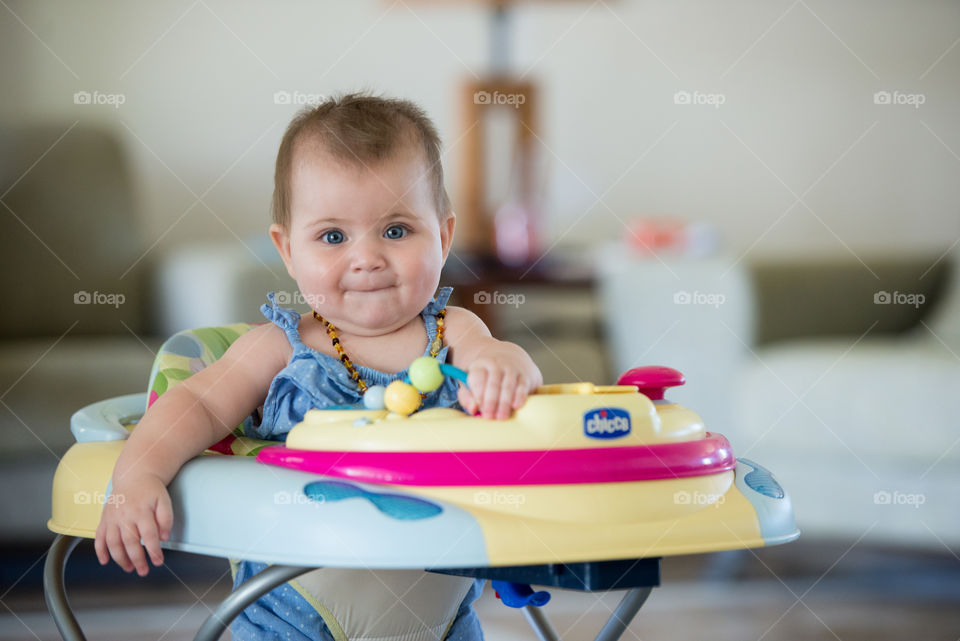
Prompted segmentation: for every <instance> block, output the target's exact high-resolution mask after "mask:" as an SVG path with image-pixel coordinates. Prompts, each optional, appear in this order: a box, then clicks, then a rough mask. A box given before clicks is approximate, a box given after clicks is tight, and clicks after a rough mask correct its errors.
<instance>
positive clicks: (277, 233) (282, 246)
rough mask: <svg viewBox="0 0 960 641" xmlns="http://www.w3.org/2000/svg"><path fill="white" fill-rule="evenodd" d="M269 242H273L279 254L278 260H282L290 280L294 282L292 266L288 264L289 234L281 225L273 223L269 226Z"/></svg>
mask: <svg viewBox="0 0 960 641" xmlns="http://www.w3.org/2000/svg"><path fill="white" fill-rule="evenodd" d="M270 240H272V241H273V245H274V247H276V248H277V251H278V252H279V253H280V258H282V259H283V264H284V265H285V266H286V268H287V273H288V274H290V278H292V279H294V280H296V279H297V277H296V276H295V275H294V274H293V264H292V263H291V262H290V234H288V233H287V230H286V229H285V228H284V227H283V225H278V224H276V223H274V224H273V225H270Z"/></svg>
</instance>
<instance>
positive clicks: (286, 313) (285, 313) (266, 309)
mask: <svg viewBox="0 0 960 641" xmlns="http://www.w3.org/2000/svg"><path fill="white" fill-rule="evenodd" d="M267 299H268V300H269V301H270V304H269V305H267V304H266V303H264V304H263V305H261V306H260V312H261V313H262V314H263V315H264V316H265V317H266V318H267V320H268V321H270V322H271V323H273V324H274V325H276V326H277V327H279V328H280V329H282V330H283V331H284V332H285V333H286V334H287V339H288V340H289V341H290V344H291V345H293V346H294V347H299V346H301V345H303V341H301V340H300V330H299V327H300V314H299V312H297V311H296V310H293V309H287V308H286V307H280V306H279V305H277V296H276V294H275V293H274V292H270V293H269V294H267Z"/></svg>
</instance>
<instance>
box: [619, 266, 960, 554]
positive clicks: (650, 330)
mask: <svg viewBox="0 0 960 641" xmlns="http://www.w3.org/2000/svg"><path fill="white" fill-rule="evenodd" d="M934 259H935V257H932V258H930V259H929V260H926V261H925V263H926V264H927V265H929V264H930V263H931V262H933V260H934ZM601 262H602V264H603V268H602V270H601V274H602V276H601V279H602V287H601V292H602V296H603V300H604V303H605V305H606V309H607V310H608V311H607V313H606V314H605V318H606V319H607V320H608V323H609V336H610V340H611V345H610V346H611V350H612V352H613V354H614V357H615V359H617V366H618V369H625V368H626V367H627V366H635V365H637V364H640V363H644V364H664V365H670V366H673V367H676V368H677V369H679V370H681V371H682V372H684V373H685V374H686V375H687V379H688V384H687V389H684V388H680V389H678V390H676V391H675V393H674V394H673V396H675V397H676V398H677V400H679V401H681V402H683V403H684V404H685V405H688V406H689V407H691V408H693V409H695V410H697V411H698V412H700V413H701V415H702V416H703V418H704V420H705V422H706V424H707V425H708V427H710V428H712V429H715V430H717V431H719V432H722V433H724V434H725V435H727V436H728V437H729V439H730V441H731V443H732V445H733V449H734V454H736V455H738V456H746V457H750V458H753V457H755V458H757V459H758V460H762V461H764V462H765V463H768V464H769V466H770V467H771V469H772V470H773V471H774V472H775V473H776V475H777V478H778V479H780V480H781V481H782V482H783V483H784V485H785V487H787V488H788V489H789V491H790V493H791V497H792V498H793V501H794V507H795V510H796V515H797V523H798V525H799V527H800V529H801V530H803V531H804V533H805V535H807V536H824V537H843V538H848V539H859V538H860V537H863V538H864V539H865V540H872V541H876V542H885V543H907V544H911V545H918V546H925V547H934V548H941V547H942V546H948V547H949V546H957V545H960V510H958V509H957V507H958V501H957V498H956V488H958V487H960V464H958V463H960V430H958V429H957V423H958V418H960V394H958V393H957V391H958V390H960V250H958V251H955V252H954V253H953V255H952V256H951V257H950V262H949V264H948V270H949V273H948V274H947V275H946V286H945V287H944V288H943V289H944V291H942V292H941V295H940V296H939V300H937V301H936V302H935V303H934V301H931V300H929V299H930V298H931V296H930V295H929V294H926V295H927V298H928V300H927V302H926V303H925V304H927V305H929V304H935V305H936V307H935V309H934V310H932V312H933V313H931V314H929V315H927V316H926V318H924V314H923V313H922V311H918V312H917V314H916V315H917V316H918V318H919V320H918V322H917V323H916V325H915V326H914V327H912V328H911V329H909V330H908V331H906V332H901V333H899V334H895V333H877V332H874V329H875V327H877V326H880V325H883V324H884V323H880V321H879V320H871V319H870V318H866V317H865V318H864V319H863V321H862V322H863V323H864V330H865V331H863V332H858V333H851V334H848V335H839V336H806V337H797V338H787V337H780V338H779V339H778V340H776V341H769V342H766V343H763V344H757V342H756V339H755V338H754V337H755V336H756V335H758V334H759V333H760V332H761V329H762V328H761V327H760V324H761V323H759V322H758V320H757V318H758V316H762V314H760V313H759V312H758V310H759V309H761V307H762V305H763V304H764V301H763V300H762V299H761V297H762V296H763V295H764V293H765V292H764V291H761V290H760V288H758V287H757V282H758V278H757V276H758V273H761V270H762V269H763V268H764V266H763V265H760V264H754V265H750V266H744V265H742V264H738V265H737V266H734V267H733V268H732V269H731V268H730V265H731V263H732V262H733V259H732V258H729V259H712V260H700V261H694V262H682V263H674V262H671V261H666V262H665V263H660V262H659V261H657V260H656V259H654V258H650V259H645V260H640V259H638V258H636V257H633V256H631V255H630V254H629V253H626V252H625V251H623V250H621V251H619V253H617V252H606V253H605V254H604V255H603V258H602V259H601ZM921 262H922V261H921ZM810 264H811V265H815V264H814V263H810ZM940 271H941V272H942V271H943V270H942V269H941V270H940ZM924 276H925V277H926V279H927V280H925V281H922V280H919V279H917V278H914V277H911V278H912V280H910V279H908V280H907V281H906V282H914V283H915V284H916V287H915V289H916V290H917V291H919V290H921V289H922V290H923V291H926V292H928V293H929V292H930V291H935V289H936V288H933V287H931V285H930V283H931V281H933V280H934V278H933V277H932V276H930V275H927V274H924ZM798 278H800V279H802V275H801V276H798ZM865 280H866V281H867V282H868V283H873V284H874V285H875V286H876V290H875V291H876V292H880V291H884V290H888V291H889V293H890V294H893V291H894V288H893V287H887V286H886V284H887V281H886V279H883V278H881V279H880V280H877V281H875V282H874V281H873V279H872V277H867V278H866V279H865ZM897 282H898V283H901V284H902V283H903V282H904V279H900V280H899V281H897ZM751 283H752V286H751ZM816 285H817V284H816V282H815V283H814V289H815V288H816ZM822 286H824V287H826V284H825V283H824V284H823V285H822ZM671 290H676V291H686V292H691V293H692V292H693V291H699V292H701V293H706V294H715V295H719V296H724V299H723V301H722V304H720V305H719V307H716V308H714V307H711V306H710V305H709V304H696V301H693V302H691V303H687V304H675V303H673V302H672V301H671V299H670V296H671ZM766 293H767V294H769V293H770V289H769V288H768V290H767V292H766ZM777 293H778V294H780V295H782V294H783V292H782V289H780V291H779V292H777ZM874 293H875V292H874V291H870V290H865V291H864V290H863V288H861V291H853V290H851V291H849V293H848V294H847V295H848V296H849V297H851V299H852V300H853V299H856V300H854V301H853V302H852V303H851V307H858V308H859V311H860V313H861V315H865V316H870V315H873V317H874V319H879V318H880V317H882V316H883V314H884V313H886V312H887V311H888V309H887V308H883V307H881V306H880V305H877V304H874V302H873V300H872V298H873V294H874ZM910 293H916V291H914V292H910ZM868 297H869V298H868ZM881 299H883V297H882V296H881ZM707 300H708V299H706V298H701V303H706V302H707ZM714 300H715V301H716V298H715V299H714ZM895 304H896V302H894V303H891V305H895ZM845 311H846V313H847V316H846V317H847V318H849V311H850V310H849V309H848V310H845ZM889 311H890V312H891V313H900V312H898V311H897V310H892V309H891V310H889ZM796 313H803V311H802V310H797V311H796ZM806 313H808V314H810V315H811V318H814V320H811V321H809V322H810V323H811V325H813V324H816V321H819V320H822V314H823V310H816V309H812V310H807V311H806ZM839 313H840V312H839V311H838V314H839ZM767 316H768V317H769V316H770V314H768V315H767ZM751 319H754V320H751ZM878 323H880V325H878ZM886 324H887V325H889V323H886ZM767 333H768V334H770V333H776V332H769V331H768V332H767Z"/></svg>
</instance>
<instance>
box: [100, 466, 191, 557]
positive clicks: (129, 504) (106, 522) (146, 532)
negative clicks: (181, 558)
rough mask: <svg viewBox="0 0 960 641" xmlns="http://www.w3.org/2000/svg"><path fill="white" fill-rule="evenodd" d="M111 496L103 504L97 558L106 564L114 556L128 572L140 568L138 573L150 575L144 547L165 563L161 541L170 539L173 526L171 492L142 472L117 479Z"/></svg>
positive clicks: (160, 481)
mask: <svg viewBox="0 0 960 641" xmlns="http://www.w3.org/2000/svg"><path fill="white" fill-rule="evenodd" d="M111 499H112V500H110V501H107V502H106V504H105V505H104V506H103V513H102V515H101V516H100V525H99V526H97V536H96V541H95V543H94V546H95V548H96V550H97V559H98V560H99V561H100V565H105V564H107V563H109V562H110V557H113V560H114V561H116V562H117V565H119V566H120V567H122V568H123V569H124V570H125V571H127V572H130V571H131V570H133V569H134V568H136V569H137V574H139V575H140V576H146V575H147V572H149V571H150V566H149V565H148V564H147V560H146V557H145V556H144V553H143V548H144V547H146V548H147V552H148V553H149V554H150V560H152V561H153V564H154V565H155V566H159V565H162V564H163V551H162V550H161V549H160V541H161V540H162V541H166V540H167V539H169V538H170V529H171V528H172V527H173V507H172V506H171V503H170V494H169V493H168V492H167V488H166V486H165V485H164V483H163V481H162V480H160V479H159V478H158V477H156V476H153V475H142V476H137V477H136V478H133V479H130V480H129V481H127V482H124V483H117V482H116V480H114V484H113V492H112V494H111ZM141 539H143V543H142V544H141V543H140V540H141Z"/></svg>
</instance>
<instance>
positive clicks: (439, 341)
mask: <svg viewBox="0 0 960 641" xmlns="http://www.w3.org/2000/svg"><path fill="white" fill-rule="evenodd" d="M446 315H447V308H446V307H444V308H443V309H441V310H440V311H439V312H437V335H436V337H434V339H433V342H432V343H430V356H432V357H433V358H436V357H437V354H439V353H440V349H441V348H442V347H443V318H444V317H445V316H446ZM313 317H314V318H316V319H317V320H318V321H320V322H321V323H323V326H324V327H325V328H326V329H327V334H329V335H330V340H331V341H332V342H333V349H335V350H336V351H337V355H338V356H339V357H340V362H341V363H343V366H344V367H346V368H347V372H349V373H350V378H352V379H353V380H354V382H356V384H357V387H358V388H359V389H360V394H361V395H362V394H364V393H365V392H366V391H367V387H368V385H367V383H366V382H365V381H364V380H363V379H362V378H360V372H358V371H357V368H356V367H354V366H353V361H351V360H350V357H349V356H347V353H346V352H345V351H344V349H343V345H341V344H340V338H339V337H338V336H337V328H336V327H334V326H333V323H331V322H330V321H328V320H326V319H325V318H324V317H323V316H321V315H320V314H318V313H317V312H316V310H314V312H313ZM422 396H425V394H422V395H421V397H422Z"/></svg>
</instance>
